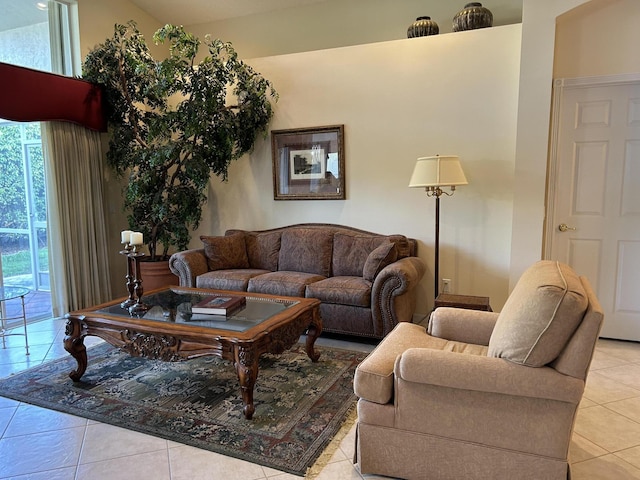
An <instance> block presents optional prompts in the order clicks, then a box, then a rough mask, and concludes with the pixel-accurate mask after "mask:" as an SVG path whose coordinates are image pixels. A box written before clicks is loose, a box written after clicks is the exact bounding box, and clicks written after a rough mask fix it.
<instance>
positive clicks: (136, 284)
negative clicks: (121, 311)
mask: <svg viewBox="0 0 640 480" xmlns="http://www.w3.org/2000/svg"><path fill="white" fill-rule="evenodd" d="M142 257H144V253H142V252H136V247H135V245H134V246H133V250H132V251H131V252H130V253H129V254H128V255H127V258H128V259H129V260H130V261H131V262H133V266H134V269H135V278H134V280H133V294H134V295H135V303H134V304H133V305H131V306H130V307H129V314H130V315H132V316H136V317H141V316H143V315H144V314H145V313H147V312H148V311H149V308H151V307H149V305H147V304H145V303H143V302H142V294H143V292H144V291H143V289H142V274H141V273H140V259H141V258H142Z"/></svg>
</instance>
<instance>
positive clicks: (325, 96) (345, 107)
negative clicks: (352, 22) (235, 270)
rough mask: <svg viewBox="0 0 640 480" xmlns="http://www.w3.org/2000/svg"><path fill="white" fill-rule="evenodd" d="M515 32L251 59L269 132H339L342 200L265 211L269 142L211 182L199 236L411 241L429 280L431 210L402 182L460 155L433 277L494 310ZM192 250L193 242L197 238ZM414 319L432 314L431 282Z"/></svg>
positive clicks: (505, 266) (507, 216)
mask: <svg viewBox="0 0 640 480" xmlns="http://www.w3.org/2000/svg"><path fill="white" fill-rule="evenodd" d="M520 32H521V27H520V25H510V26H503V27H495V28H492V29H484V30H476V31H473V32H460V33H451V34H446V35H439V36H436V37H424V38H418V39H409V40H407V39H404V40H397V41H390V42H381V43H375V44H369V45H360V46H354V47H345V48H338V49H330V50H320V51H315V52H306V53H301V54H291V55H280V56H274V57H266V58H259V59H252V60H249V61H248V62H249V63H250V64H251V65H252V66H254V68H256V70H257V71H259V72H261V73H262V74H263V75H264V76H265V77H266V78H269V79H270V80H271V81H272V82H273V83H274V86H275V88H276V89H277V90H278V92H279V94H280V101H279V102H278V104H277V105H276V110H275V112H276V113H275V117H274V120H273V123H272V125H271V128H273V129H281V128H295V127H312V126H320V125H331V124H344V125H345V158H346V173H347V176H346V180H347V185H346V191H347V200H345V201H301V200H298V201H277V202H276V201H274V200H273V186H272V163H271V151H270V145H269V141H268V140H267V141H260V142H259V143H258V145H257V148H256V150H255V152H254V153H253V154H252V155H251V156H247V157H244V158H242V159H241V160H240V161H238V162H237V163H236V164H234V165H233V166H232V168H231V170H230V174H229V178H230V179H229V182H228V183H226V184H223V183H220V181H219V180H217V179H214V180H212V183H211V193H210V196H209V204H208V206H207V208H206V211H205V217H204V218H203V222H202V225H201V228H200V230H199V232H198V233H202V234H221V233H223V232H224V230H225V229H227V228H233V227H239V228H255V229H261V228H271V227H277V226H280V225H287V224H291V223H301V222H330V223H339V224H346V225H352V226H355V227H357V228H362V229H365V230H370V231H374V232H378V233H385V234H391V233H402V234H405V235H408V236H411V237H414V238H417V239H418V240H419V241H420V245H419V251H420V256H421V257H422V258H423V259H424V260H425V262H426V263H427V265H428V266H429V267H428V271H429V272H433V265H434V259H433V244H434V207H435V201H434V199H432V198H427V197H426V195H425V193H424V191H422V190H420V189H409V188H408V183H409V178H410V176H411V172H412V171H413V166H414V163H415V161H416V159H417V158H418V157H420V156H426V155H434V154H437V153H440V154H457V155H460V157H461V161H462V164H463V168H464V169H465V172H466V174H467V177H468V179H469V182H470V184H469V185H468V186H465V187H461V188H459V189H458V191H456V194H455V195H454V196H452V197H443V199H442V201H441V231H440V245H441V266H440V273H441V276H442V277H446V278H451V279H452V280H453V289H454V290H455V291H458V292H464V293H465V294H471V295H473V294H476V295H488V296H490V297H491V300H492V303H493V304H494V306H495V307H498V308H500V307H501V306H502V303H503V302H504V300H505V298H506V294H507V291H508V284H507V279H508V272H509V237H510V232H511V215H512V211H511V205H512V198H513V191H512V185H513V161H514V152H515V124H516V112H517V92H518V70H519V63H520V53H519V52H520ZM192 244H193V245H194V246H195V245H199V244H200V241H199V240H198V239H197V235H196V236H195V238H194V240H193V241H192ZM420 290H421V292H420V302H419V305H418V312H420V313H423V314H426V313H427V312H428V311H429V309H430V308H431V307H432V304H433V298H432V297H433V294H432V292H433V277H432V273H427V275H426V276H425V278H424V280H423V282H422V283H421V285H420Z"/></svg>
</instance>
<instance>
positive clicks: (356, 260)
mask: <svg viewBox="0 0 640 480" xmlns="http://www.w3.org/2000/svg"><path fill="white" fill-rule="evenodd" d="M383 242H385V243H386V242H388V240H387V239H386V238H385V237H381V236H364V235H347V234H344V233H336V234H335V235H334V236H333V260H332V262H331V274H332V275H334V276H336V277H339V276H356V277H361V276H362V270H363V268H364V264H365V262H366V261H367V257H368V256H369V254H370V253H371V252H372V251H374V250H375V249H376V248H377V247H378V246H380V244H381V243H383Z"/></svg>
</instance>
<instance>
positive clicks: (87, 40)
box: [78, 0, 162, 296]
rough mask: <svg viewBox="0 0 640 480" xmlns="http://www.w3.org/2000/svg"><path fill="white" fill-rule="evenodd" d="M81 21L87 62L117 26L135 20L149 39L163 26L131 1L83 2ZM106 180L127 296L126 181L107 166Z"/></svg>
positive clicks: (119, 286) (115, 272)
mask: <svg viewBox="0 0 640 480" xmlns="http://www.w3.org/2000/svg"><path fill="white" fill-rule="evenodd" d="M78 18H79V23H80V52H81V55H82V57H83V59H84V57H85V56H86V54H87V53H89V51H90V50H91V49H92V48H93V47H94V46H96V45H97V44H99V43H102V42H104V41H105V39H107V38H109V37H111V36H113V27H114V25H115V24H116V23H126V22H127V21H129V20H132V19H133V20H135V21H136V22H137V24H138V28H139V29H140V31H141V32H142V33H143V34H144V35H145V37H151V36H152V35H153V33H154V32H155V31H156V30H157V29H158V28H160V27H161V25H160V24H159V23H158V22H157V21H156V20H155V19H153V18H152V17H150V16H149V15H147V14H146V13H144V12H143V11H142V10H140V9H139V8H137V7H135V6H134V5H133V4H132V3H131V2H129V1H128V0H109V1H102V0H81V1H80V2H78ZM156 54H157V55H162V50H161V49H155V47H154V55H156ZM107 143H108V138H107V137H106V135H104V136H103V145H104V146H103V151H105V152H106V151H107V148H108V145H107ZM103 177H104V180H105V183H104V189H105V198H106V203H107V204H106V206H105V213H106V218H107V233H108V235H109V238H110V239H112V241H109V242H108V245H109V246H111V247H112V248H111V250H110V251H108V252H107V255H108V256H109V263H110V264H111V291H112V292H113V295H116V296H124V295H126V294H127V292H126V288H125V280H124V277H125V275H126V262H125V259H124V257H122V256H120V255H118V251H119V250H120V247H121V245H120V244H119V238H120V236H119V235H120V233H119V232H120V231H122V230H125V229H126V228H128V227H127V218H126V215H125V213H124V212H123V211H122V183H121V182H122V180H120V179H118V178H116V177H115V176H114V174H113V172H111V170H110V169H108V168H107V167H106V166H105V168H104V170H103Z"/></svg>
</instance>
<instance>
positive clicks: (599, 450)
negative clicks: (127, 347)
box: [0, 320, 640, 480]
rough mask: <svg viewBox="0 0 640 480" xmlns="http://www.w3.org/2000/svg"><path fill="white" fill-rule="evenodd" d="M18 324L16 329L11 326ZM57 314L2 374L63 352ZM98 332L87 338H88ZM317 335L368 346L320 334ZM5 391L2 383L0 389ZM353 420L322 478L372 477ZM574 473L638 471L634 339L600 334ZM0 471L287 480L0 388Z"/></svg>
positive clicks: (17, 340)
mask: <svg viewBox="0 0 640 480" xmlns="http://www.w3.org/2000/svg"><path fill="white" fill-rule="evenodd" d="M18 331H19V330H18ZM63 335H64V322H63V321H62V320H46V321H42V322H38V323H35V324H32V325H30V326H29V345H30V351H31V355H29V357H26V356H25V349H24V337H20V336H11V337H8V338H7V348H6V349H0V377H3V376H7V375H10V374H11V373H14V372H18V371H20V370H24V369H26V368H28V367H32V366H34V365H38V364H40V363H42V362H46V361H49V360H52V359H54V358H58V357H60V356H62V355H67V353H66V352H65V351H64V348H63V347H62V336H63ZM97 341H100V340H99V339H95V338H92V337H89V338H88V339H87V341H86V344H87V346H89V345H90V344H92V343H95V342H97ZM319 344H325V345H329V344H333V345H335V346H343V347H345V348H360V349H362V350H364V351H369V350H370V349H371V348H372V347H371V346H370V345H359V344H352V343H346V342H339V341H336V340H327V339H324V338H321V339H320V340H319ZM1 394H2V392H0V395H1ZM354 436H355V430H354V428H352V429H351V430H350V432H349V433H348V435H347V436H346V437H345V438H344V440H343V441H342V442H341V443H340V446H339V449H338V450H337V451H336V453H335V454H334V455H333V457H332V458H331V460H330V462H329V463H328V464H327V466H325V467H324V469H323V470H322V471H321V473H320V474H319V476H318V477H317V478H318V479H319V480H343V479H345V480H346V479H348V480H360V479H362V478H365V479H367V480H373V479H378V478H382V477H376V476H373V475H364V476H362V475H360V474H359V472H358V469H357V466H355V467H354V466H353V464H352V463H351V458H352V456H353V443H354ZM571 456H572V460H573V462H574V463H573V468H572V473H573V477H572V478H573V480H592V479H611V480H625V479H640V344H636V343H626V342H617V341H612V340H600V341H599V343H598V347H597V351H596V356H595V359H594V361H593V364H592V367H591V373H590V374H589V380H588V382H587V388H586V391H585V394H584V400H583V402H582V405H581V408H580V410H579V413H578V418H577V421H576V426H575V433H574V437H573V443H572V446H571ZM0 478H2V479H6V478H12V479H14V478H15V479H30V480H40V479H41V480H71V479H83V480H84V479H90V480H101V479H109V480H117V479H134V480H146V479H153V480H163V479H171V480H178V479H180V480H182V479H185V480H197V479H221V480H265V479H269V480H293V479H299V478H300V477H296V476H293V475H289V474H286V473H282V472H279V471H276V470H272V469H270V468H266V467H261V466H259V465H255V464H252V463H248V462H243V461H241V460H237V459H233V458H229V457H224V456H222V455H219V454H216V453H212V452H208V451H204V450H199V449H197V448H193V447H188V446H184V445H181V444H178V443H174V442H171V441H166V440H162V439H159V438H155V437H151V436H148V435H143V434H139V433H135V432H132V431H129V430H124V429H121V428H117V427H113V426H110V425H106V424H101V423H97V422H93V421H89V420H86V419H84V418H79V417H73V416H71V415H65V414H61V413H57V412H54V411H51V410H45V409H42V408H38V407H33V406H30V405H27V404H21V403H19V402H15V401H13V400H8V399H5V398H2V397H0Z"/></svg>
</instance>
